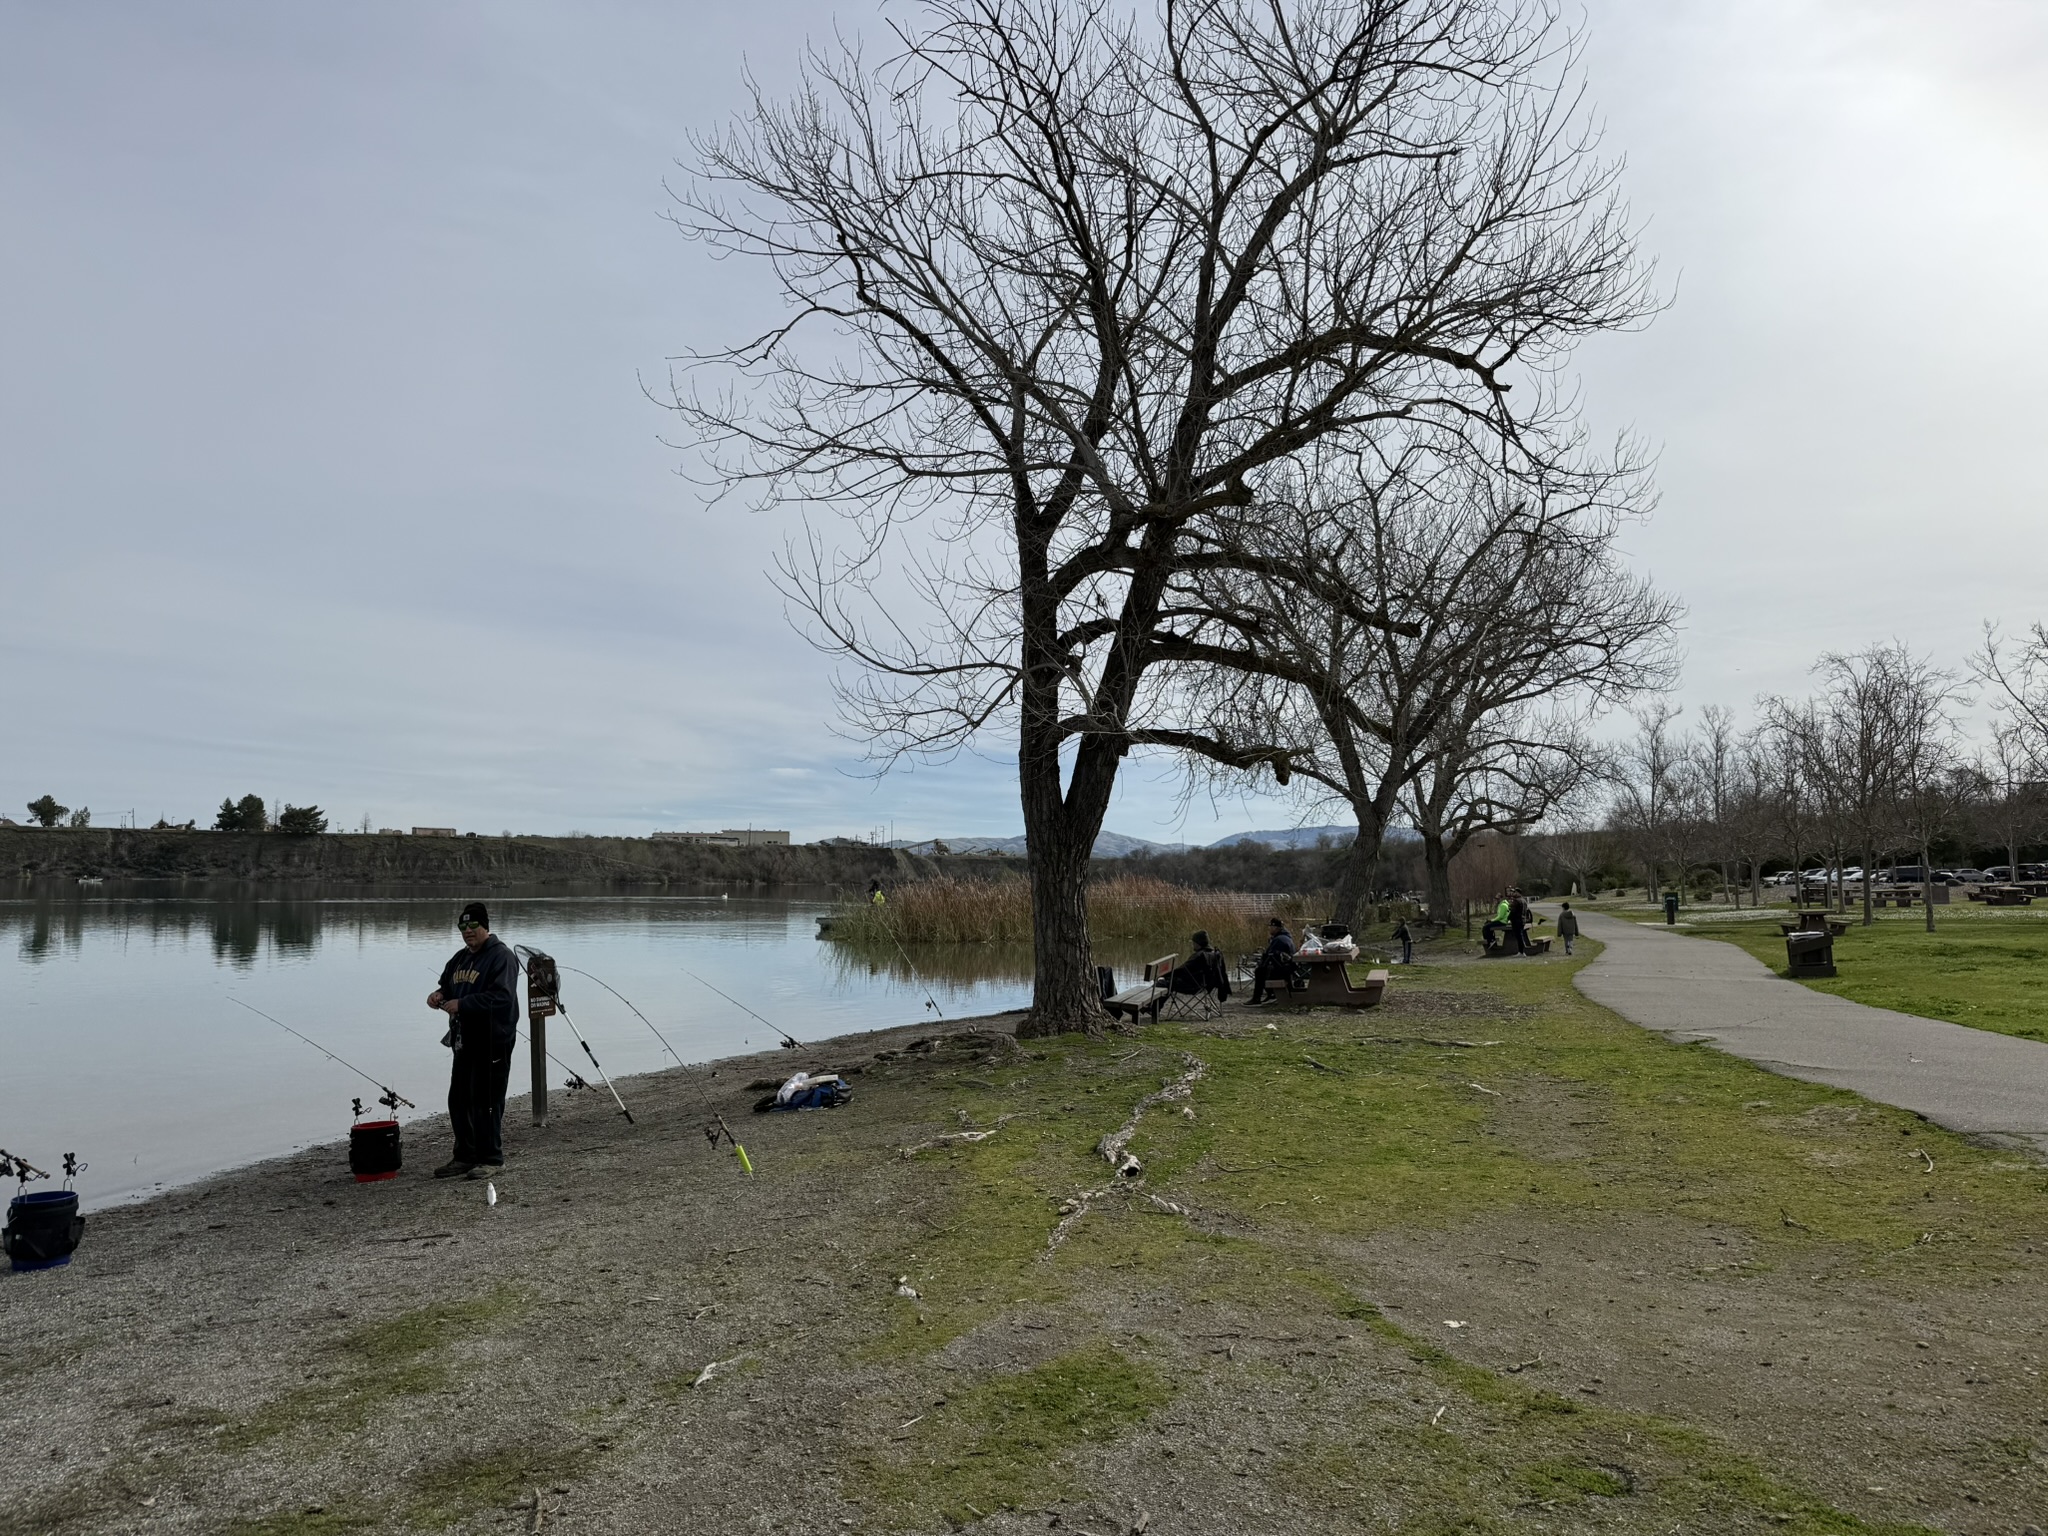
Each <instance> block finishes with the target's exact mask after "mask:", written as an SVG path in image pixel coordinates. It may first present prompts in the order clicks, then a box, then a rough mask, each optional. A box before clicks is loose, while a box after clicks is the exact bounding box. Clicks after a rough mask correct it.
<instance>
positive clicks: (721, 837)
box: [652, 827, 789, 848]
mask: <svg viewBox="0 0 2048 1536" xmlns="http://www.w3.org/2000/svg"><path fill="white" fill-rule="evenodd" d="M652 837H653V840H654V841H655V842H657V843H701V844H707V845H709V846H711V847H714V848H787V847H788V846H789V834H788V833H787V832H773V831H769V830H768V829H767V828H765V827H727V828H725V829H724V830H723V831H720V832H656V833H653V834H652Z"/></svg>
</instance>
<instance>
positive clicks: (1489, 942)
mask: <svg viewBox="0 0 2048 1536" xmlns="http://www.w3.org/2000/svg"><path fill="white" fill-rule="evenodd" d="M1509 910H1510V903H1509V901H1508V898H1507V895H1506V893H1502V895H1501V898H1500V900H1499V901H1498V902H1497V903H1496V904H1495V905H1494V909H1493V916H1492V917H1490V918H1489V919H1487V921H1486V923H1485V924H1484V925H1483V926H1482V927H1481V928H1480V930H1479V941H1480V943H1481V944H1483V945H1484V946H1485V948H1486V952H1487V953H1488V954H1489V955H1490V954H1492V953H1493V952H1494V951H1495V950H1496V949H1499V948H1500V947H1501V944H1502V940H1503V936H1504V935H1505V934H1506V933H1507V931H1508V913H1509Z"/></svg>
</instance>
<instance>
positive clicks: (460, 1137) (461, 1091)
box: [427, 901, 519, 1179]
mask: <svg viewBox="0 0 2048 1536" xmlns="http://www.w3.org/2000/svg"><path fill="white" fill-rule="evenodd" d="M455 925H456V927H458V928H460V929H461V930H462V948H460V949H458V950H457V951H455V955H454V958H452V959H451V960H450V961H449V962H448V963H447V964H446V965H444V966H442V967H441V985H439V986H438V987H436V988H434V990H433V991H432V992H430V993H428V994H427V1006H428V1007H429V1008H432V1009H435V1010H437V1011H439V1012H441V1013H445V1014H447V1015H448V1019H449V1028H448V1035H447V1037H446V1041H445V1043H446V1044H449V1045H452V1046H453V1047H454V1048H455V1065H454V1069H453V1070H452V1071H451V1072H450V1073H449V1076H448V1122H449V1124H450V1125H451V1126H452V1127H453V1128H454V1131H455V1155H454V1156H453V1157H452V1158H451V1159H450V1160H449V1161H447V1162H445V1163H443V1164H442V1165H441V1166H440V1167H439V1168H436V1169H435V1170H434V1177H435V1178H437V1179H453V1178H459V1177H463V1176H465V1175H467V1176H472V1177H473V1176H474V1175H475V1173H476V1170H477V1169H479V1168H502V1167H504V1166H505V1143H504V1139H503V1132H504V1125H505V1084H506V1081H507V1080H508V1079H509V1078H510V1077H511V1075H512V1047H513V1045H514V1044H516V1043H517V1041H518V1039H519V961H518V959H517V957H515V956H514V955H513V953H512V951H511V949H510V948H509V947H508V946H507V945H506V944H505V942H504V941H503V940H502V939H500V938H498V936H497V935H496V934H494V933H492V932H491V915H490V913H489V911H487V910H486V909H485V907H484V904H483V903H482V902H480V901H472V902H471V903H470V904H469V905H468V906H466V907H464V908H463V909H462V915H461V916H460V917H459V918H457V919H456V920H455Z"/></svg>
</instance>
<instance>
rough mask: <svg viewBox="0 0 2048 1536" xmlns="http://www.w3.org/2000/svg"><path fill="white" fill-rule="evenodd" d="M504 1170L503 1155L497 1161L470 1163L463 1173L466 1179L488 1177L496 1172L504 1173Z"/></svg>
mask: <svg viewBox="0 0 2048 1536" xmlns="http://www.w3.org/2000/svg"><path fill="white" fill-rule="evenodd" d="M504 1171H505V1160H504V1159H503V1158H502V1157H501V1158H499V1159H498V1160H497V1161H496V1162H495V1163H491V1162H483V1163H470V1164H468V1165H467V1171H466V1172H465V1173H464V1174H463V1177H464V1178H466V1179H487V1178H489V1177H490V1176H491V1175H492V1174H494V1173H503V1172H504Z"/></svg>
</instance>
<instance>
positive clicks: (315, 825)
mask: <svg viewBox="0 0 2048 1536" xmlns="http://www.w3.org/2000/svg"><path fill="white" fill-rule="evenodd" d="M277 830H278V831H280V832H284V833H288V834H290V835H291V836H293V837H311V836H312V835H313V834H314V833H316V832H325V831H326V830H327V815H326V813H325V812H324V811H322V810H321V809H320V807H319V806H317V805H287V806H286V807H285V808H284V809H283V810H282V811H280V812H279V813H278V817H277Z"/></svg>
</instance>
